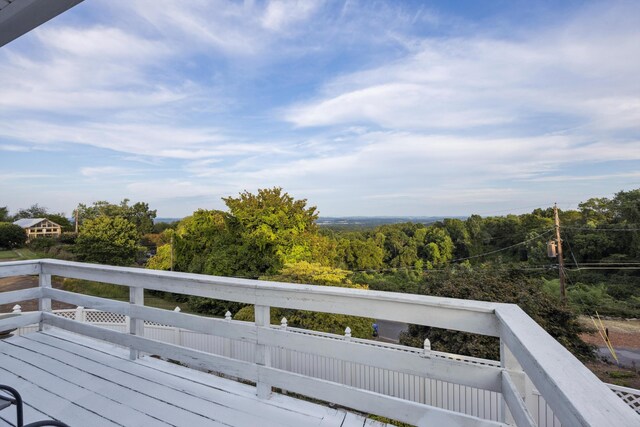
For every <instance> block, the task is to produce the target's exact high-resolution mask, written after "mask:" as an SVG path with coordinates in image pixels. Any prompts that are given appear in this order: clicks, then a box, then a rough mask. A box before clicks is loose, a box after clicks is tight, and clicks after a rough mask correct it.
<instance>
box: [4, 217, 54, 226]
mask: <svg viewBox="0 0 640 427" xmlns="http://www.w3.org/2000/svg"><path fill="white" fill-rule="evenodd" d="M45 220H47V218H23V219H19V220H17V221H14V224H15V225H19V226H20V227H22V228H29V227H33V226H34V225H37V224H39V223H41V222H42V221H45ZM47 221H49V222H51V223H52V224H55V225H57V226H58V227H60V225H59V224H56V223H55V222H53V221H51V220H47Z"/></svg>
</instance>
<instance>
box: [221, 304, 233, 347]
mask: <svg viewBox="0 0 640 427" xmlns="http://www.w3.org/2000/svg"><path fill="white" fill-rule="evenodd" d="M224 320H225V321H227V322H228V323H231V312H230V311H229V310H227V312H226V313H225V314H224ZM231 348H232V347H231V338H222V355H223V356H224V357H231Z"/></svg>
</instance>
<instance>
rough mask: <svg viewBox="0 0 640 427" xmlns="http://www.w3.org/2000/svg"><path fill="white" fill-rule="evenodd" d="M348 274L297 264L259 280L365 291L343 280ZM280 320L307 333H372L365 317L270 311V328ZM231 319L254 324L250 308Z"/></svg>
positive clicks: (363, 336) (314, 264)
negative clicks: (309, 330)
mask: <svg viewBox="0 0 640 427" xmlns="http://www.w3.org/2000/svg"><path fill="white" fill-rule="evenodd" d="M349 274H350V272H349V271H347V270H342V269H339V268H333V267H327V266H323V265H320V264H317V263H309V262H306V261H300V262H296V263H292V264H286V265H285V267H284V268H283V269H282V271H281V273H280V274H278V275H275V276H265V277H262V278H261V279H262V280H273V281H278V282H289V283H301V284H311V285H320V286H339V287H344V288H356V289H368V287H367V286H365V285H359V284H355V283H352V282H351V280H349V279H348V277H347V276H348V275H349ZM283 317H286V318H287V322H288V325H289V326H291V327H296V328H303V329H311V330H315V331H321V332H329V333H333V334H340V335H341V334H344V330H345V329H346V328H347V327H349V328H351V335H352V336H354V337H359V338H368V337H370V336H371V333H372V324H373V323H374V320H373V319H369V318H366V317H355V316H346V315H343V314H333V313H319V312H315V311H306V310H291V309H284V308H275V307H272V309H271V323H272V324H279V323H280V320H281V319H282V318H283ZM234 318H235V319H236V320H244V321H250V322H252V321H254V310H253V306H247V307H244V308H243V309H241V310H240V311H239V312H238V313H236V315H235V316H234Z"/></svg>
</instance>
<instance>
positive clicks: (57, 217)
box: [46, 212, 74, 232]
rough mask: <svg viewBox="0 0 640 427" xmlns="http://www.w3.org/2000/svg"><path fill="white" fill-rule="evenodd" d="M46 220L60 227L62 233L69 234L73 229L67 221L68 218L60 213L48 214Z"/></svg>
mask: <svg viewBox="0 0 640 427" xmlns="http://www.w3.org/2000/svg"><path fill="white" fill-rule="evenodd" d="M46 218H47V219H48V220H50V221H53V222H55V223H56V224H58V225H59V226H60V227H62V231H63V232H71V231H73V229H74V227H73V225H72V224H71V221H69V218H67V217H66V216H65V215H64V213H62V212H61V213H57V214H51V213H48V214H47V215H46Z"/></svg>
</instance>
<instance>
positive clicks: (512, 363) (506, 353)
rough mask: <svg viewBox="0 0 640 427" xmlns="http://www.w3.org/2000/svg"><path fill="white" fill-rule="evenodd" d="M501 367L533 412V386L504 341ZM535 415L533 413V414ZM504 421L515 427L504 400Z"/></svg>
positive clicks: (501, 344) (501, 342) (501, 348)
mask: <svg viewBox="0 0 640 427" xmlns="http://www.w3.org/2000/svg"><path fill="white" fill-rule="evenodd" d="M500 365H501V366H502V368H503V369H505V370H507V372H508V375H509V376H510V377H511V380H512V381H513V384H514V385H515V386H516V389H517V390H518V392H519V394H520V397H522V400H523V401H524V404H525V406H527V408H528V409H529V411H531V405H532V403H533V397H534V396H533V384H532V383H531V381H530V380H528V378H527V374H525V372H524V370H523V369H522V366H520V363H519V362H518V359H516V357H515V356H514V355H513V353H511V351H510V350H509V347H507V346H506V345H505V344H504V342H503V341H500ZM531 413H532V414H533V412H531ZM502 421H503V422H505V423H507V424H513V425H515V420H514V419H513V416H511V413H510V412H509V411H508V407H507V403H506V402H505V400H504V399H502Z"/></svg>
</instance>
